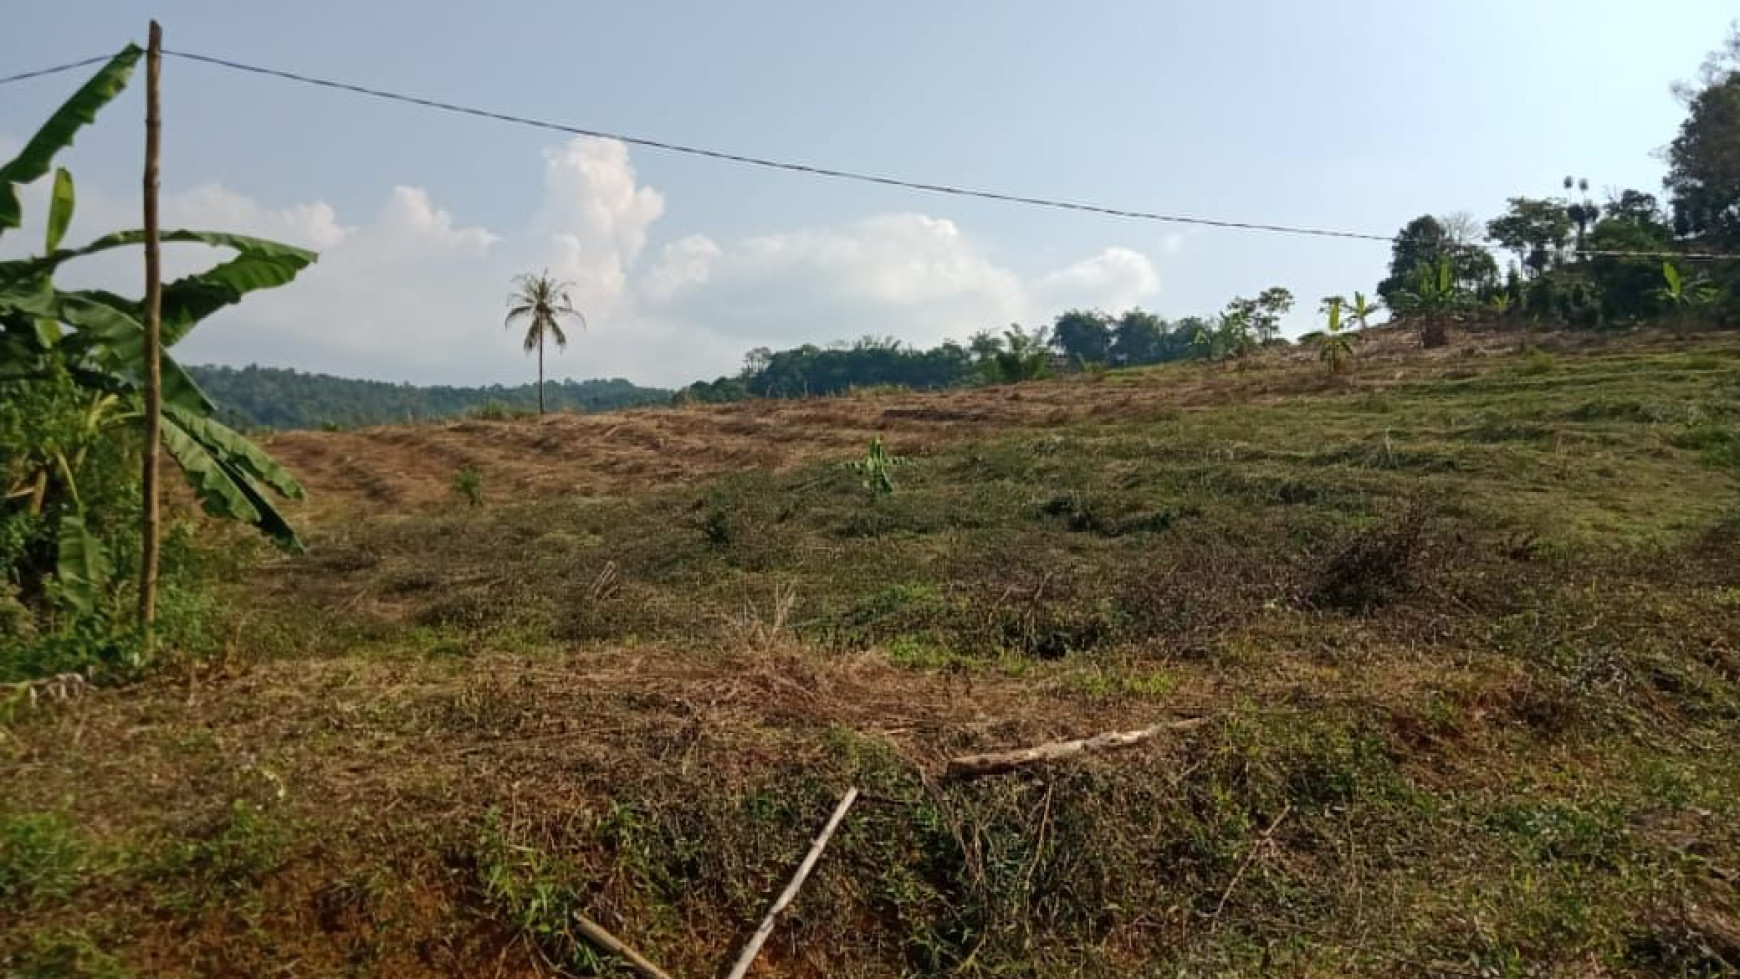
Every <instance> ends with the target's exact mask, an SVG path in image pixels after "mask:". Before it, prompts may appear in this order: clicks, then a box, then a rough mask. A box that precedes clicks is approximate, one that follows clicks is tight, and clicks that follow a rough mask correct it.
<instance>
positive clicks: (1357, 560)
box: [1311, 504, 1428, 612]
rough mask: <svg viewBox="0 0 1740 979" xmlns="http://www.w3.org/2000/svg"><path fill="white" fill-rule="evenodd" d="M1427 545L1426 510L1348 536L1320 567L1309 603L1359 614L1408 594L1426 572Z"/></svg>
mask: <svg viewBox="0 0 1740 979" xmlns="http://www.w3.org/2000/svg"><path fill="white" fill-rule="evenodd" d="M1427 545H1428V538H1427V534H1426V510H1425V508H1424V507H1422V506H1420V505H1419V504H1413V505H1410V506H1409V507H1408V508H1407V509H1406V510H1405V511H1403V512H1402V513H1401V514H1400V515H1399V516H1397V517H1396V518H1394V519H1392V520H1389V521H1385V522H1381V523H1379V524H1377V525H1374V526H1372V527H1369V528H1366V529H1365V530H1362V531H1359V532H1357V533H1355V534H1353V535H1352V536H1351V537H1350V538H1349V539H1348V540H1347V541H1346V542H1345V543H1344V544H1343V545H1342V546H1341V548H1340V549H1339V550H1337V551H1336V552H1335V554H1334V555H1333V556H1331V557H1330V559H1329V561H1328V562H1327V563H1326V564H1325V566H1324V567H1323V570H1322V572H1321V573H1320V575H1319V576H1318V580H1317V582H1316V584H1315V585H1314V586H1313V587H1312V590H1311V599H1312V601H1314V602H1315V603H1317V604H1321V605H1326V606H1329V607H1332V608H1339V609H1344V610H1347V611H1354V612H1364V611H1368V610H1370V609H1372V608H1373V607H1375V606H1378V605H1382V604H1384V603H1386V602H1388V601H1391V600H1393V599H1395V598H1398V597H1400V596H1402V595H1404V594H1407V593H1409V592H1410V591H1412V590H1413V588H1414V587H1415V586H1416V585H1417V583H1418V578H1419V576H1420V574H1421V573H1422V572H1423V571H1424V570H1425V565H1426V558H1427V554H1428V547H1427Z"/></svg>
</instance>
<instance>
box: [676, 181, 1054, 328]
mask: <svg viewBox="0 0 1740 979" xmlns="http://www.w3.org/2000/svg"><path fill="white" fill-rule="evenodd" d="M642 298H643V300H644V301H645V302H644V307H643V308H644V311H645V312H646V313H648V314H650V315H655V316H659V317H664V318H671V319H675V320H678V321H680V322H684V323H687V324H690V325H691V326H692V327H693V328H695V329H700V330H708V331H712V332H716V333H720V334H723V335H726V336H730V337H736V338H740V340H741V341H742V343H743V344H744V345H746V346H755V345H762V344H774V345H780V344H791V343H802V342H806V341H807V342H826V341H828V340H835V339H849V338H853V337H856V336H861V335H864V334H867V333H871V334H877V335H895V336H899V337H901V338H902V339H905V340H908V341H910V342H914V343H920V344H930V343H935V342H937V341H939V340H941V339H943V338H944V337H946V336H950V335H963V334H964V333H966V332H968V331H970V330H973V329H977V328H981V327H985V326H991V325H997V324H1001V323H1006V322H1008V321H1010V320H1012V319H1018V318H1020V317H1021V316H1022V315H1023V314H1024V313H1025V311H1026V301H1025V297H1024V295H1023V289H1022V285H1021V281H1020V279H1019V277H1017V276H1016V275H1015V274H1014V273H1013V272H1010V271H1009V270H1007V269H1004V268H1000V267H998V266H997V265H995V264H993V263H992V262H991V261H989V260H988V259H987V258H985V256H984V255H983V254H982V253H981V252H980V251H979V250H978V249H977V248H975V247H974V246H973V244H972V243H971V242H970V241H968V240H967V239H966V237H965V236H964V235H962V234H961V232H960V229H959V228H957V227H956V226H955V224H954V222H952V221H947V220H943V219H940V218H933V217H928V216H926V215H922V214H889V215H881V216H877V217H872V218H867V219H864V220H862V221H857V222H854V223H852V224H848V225H846V226H843V227H840V228H806V229H800V230H796V231H788V232H780V233H776V234H769V235H758V236H754V237H750V238H745V239H743V240H741V241H738V242H736V243H734V244H732V245H731V246H730V247H728V248H720V247H719V246H718V245H716V244H714V243H713V242H712V241H710V240H708V239H705V238H689V239H684V240H682V241H679V242H674V243H672V245H671V246H670V247H668V248H667V249H666V250H665V253H664V255H663V256H662V257H661V260H660V262H659V264H658V265H657V266H655V267H654V268H653V269H652V270H651V271H650V272H649V273H648V275H647V278H646V289H644V290H643V296H642Z"/></svg>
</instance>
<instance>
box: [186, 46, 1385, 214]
mask: <svg viewBox="0 0 1740 979" xmlns="http://www.w3.org/2000/svg"><path fill="white" fill-rule="evenodd" d="M163 53H164V54H166V55H170V56H172V57H176V58H182V59H184V60H188V61H199V62H204V63H205V64H210V65H217V66H219V67H222V68H229V69H232V70H235V71H243V72H249V73H252V74H256V75H267V76H270V77H273V78H282V79H286V80H288V81H293V82H299V83H301V84H304V85H315V86H318V87H321V88H328V89H337V90H339V91H344V92H351V93H354V94H357V95H366V96H369V97H371V98H377V99H385V100H388V101H391V102H403V103H408V104H410V105H418V106H422V107H424V108H428V109H436V110H439V111H442V112H452V113H457V114H460V115H466V116H474V117H477V118H480V119H493V120H496V121H497V122H506V123H512V124H514V125H518V126H529V127H532V128H535V129H544V130H549V131H551V132H558V133H565V134H568V135H573V136H591V137H594V138H597V139H614V140H617V141H619V142H622V143H627V144H629V145H631V146H643V147H646V148H648V149H655V150H664V151H667V152H671V153H682V154H686V155H689V156H700V157H706V158H708V159H713V160H725V161H728V162H731V163H741V164H746V165H748V166H755V167H765V168H768V169H773V170H785V171H790V172H793V173H807V174H810V175H812V176H818V177H832V178H835V179H838V180H855V181H859V182H861V183H871V184H881V185H883V186H887V187H902V188H905V189H907V190H920V191H925V192H927V193H933V194H952V195H954V196H957V197H976V198H980V199H983V200H992V201H1003V202H1005V203H1011V204H1027V205H1031V206H1034V207H1049V208H1056V209H1060V210H1067V211H1085V212H1088V213H1091V214H1104V215H1109V216H1112V217H1121V218H1134V219H1138V220H1145V221H1163V222H1167V223H1171V224H1191V225H1200V226H1206V227H1212V228H1232V229H1235V230H1241V231H1268V232H1273V233H1277V234H1290V235H1311V236H1315V237H1320V238H1352V239H1357V240H1364V241H1383V242H1388V241H1391V240H1393V236H1392V235H1373V234H1364V233H1362V232H1357V231H1337V230H1332V229H1327V228H1307V227H1299V226H1294V225H1283V224H1264V223H1260V222H1249V221H1223V220H1217V219H1213V218H1198V217H1187V216H1183V215H1176V214H1159V213H1155V212H1152V211H1138V210H1129V209H1125V208H1117V207H1106V206H1103V205H1099V204H1088V203H1084V202H1081V201H1066V200H1056V199H1052V198H1044V197H1028V196H1024V195H1021V194H1009V193H1003V192H1000V191H991V190H975V189H972V188H967V187H956V186H952V185H949V184H939V183H928V182H924V181H918V180H904V179H901V178H899V177H888V176H883V175H880V174H871V173H863V172H859V171H855V170H839V169H835V168H832V167H820V166H813V165H811V164H807V163H792V162H789V161H785V160H772V159H768V158H765V157H758V156H746V155H744V154H741V153H727V152H725V151H723V150H714V149H706V148H704V147H699V146H688V145H685V144H682V143H672V142H668V141H665V140H659V139H649V138H647V137H644V136H629V135H625V134H623V133H613V132H606V131H603V130H598V129H587V128H585V127H581V126H571V125H567V124H565V123H559V122H550V121H547V120H543V119H531V118H527V117H525V116H516V115H509V114H507V113H504V112H495V111H492V110H489V109H478V108H473V107H471V106H463V105H455V104H453V103H451V102H442V101H440V100H437V99H430V98H424V97H422V96H417V95H405V94H402V93H399V92H389V91H385V90H382V89H378V88H370V87H368V86H366V85H357V84H354V83H351V82H339V81H333V80H331V79H326V78H315V77H313V76H310V75H303V74H299V73H297V72H293V71H284V70H282V69H278V68H263V67H261V66H259V65H250V64H244V63H242V62H239V61H231V60H229V59H226V58H217V57H213V56H211V55H204V54H193V53H190V52H187V51H170V50H167V49H165V50H164V52H163Z"/></svg>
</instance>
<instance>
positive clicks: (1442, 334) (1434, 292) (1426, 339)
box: [1401, 259, 1468, 349]
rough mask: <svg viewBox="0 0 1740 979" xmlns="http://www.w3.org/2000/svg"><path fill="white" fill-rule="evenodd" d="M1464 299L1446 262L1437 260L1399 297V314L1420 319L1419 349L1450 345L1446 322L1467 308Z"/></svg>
mask: <svg viewBox="0 0 1740 979" xmlns="http://www.w3.org/2000/svg"><path fill="white" fill-rule="evenodd" d="M1467 299H1468V297H1467V295H1466V294H1465V293H1463V292H1462V291H1461V290H1460V289H1458V288H1457V287H1456V279H1455V273H1454V271H1453V270H1452V269H1451V267H1450V261H1449V259H1440V260H1439V261H1438V263H1437V265H1436V266H1435V267H1434V268H1431V269H1423V270H1422V271H1421V274H1420V277H1419V279H1418V280H1416V281H1415V283H1414V288H1413V289H1412V290H1410V291H1408V292H1405V293H1403V294H1402V305H1401V309H1402V311H1403V312H1406V313H1409V314H1412V315H1417V316H1419V317H1420V321H1421V327H1420V346H1422V347H1426V348H1428V349H1430V348H1432V347H1442V346H1444V345H1445V344H1447V343H1449V342H1450V331H1449V326H1450V318H1451V316H1453V315H1454V314H1455V313H1456V312H1457V311H1459V310H1461V309H1462V308H1463V307H1464V306H1466V305H1467Z"/></svg>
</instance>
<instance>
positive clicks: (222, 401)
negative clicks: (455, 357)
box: [188, 365, 671, 428]
mask: <svg viewBox="0 0 1740 979" xmlns="http://www.w3.org/2000/svg"><path fill="white" fill-rule="evenodd" d="M188 371H189V373H190V374H192V376H193V379H194V380H195V381H196V382H198V384H199V386H200V387H201V388H202V389H203V390H204V391H205V392H206V393H207V394H208V395H210V396H211V398H212V400H213V401H215V402H217V404H218V406H219V417H220V418H223V419H224V420H225V421H226V422H227V423H228V424H231V425H234V426H237V427H242V428H332V427H343V428H351V427H355V426H360V425H385V424H393V423H397V422H406V421H426V420H430V419H436V418H452V417H456V416H460V415H467V414H473V413H478V412H485V413H494V412H496V411H498V410H499V411H500V412H502V413H509V414H518V413H522V412H530V411H535V410H537V408H538V404H539V402H538V386H537V385H536V384H520V385H514V386H503V385H500V384H492V385H488V386H480V387H453V386H448V385H433V386H421V385H414V384H395V383H392V382H390V381H370V380H360V379H355V378H346V377H333V376H331V375H329V374H310V373H304V372H302V371H297V370H287V369H283V368H277V367H258V366H254V365H249V366H247V367H189V368H188ZM670 397H671V392H670V391H668V390H666V389H663V388H649V387H641V386H640V385H637V384H633V383H631V382H629V381H627V380H624V379H623V378H620V377H613V378H608V379H605V378H598V379H592V380H585V381H575V380H565V381H550V382H548V383H547V384H545V385H544V398H545V400H546V401H547V402H548V407H549V409H550V410H552V411H588V412H591V411H609V410H612V409H616V408H632V407H635V406H637V405H646V404H664V403H666V402H668V401H669V400H670Z"/></svg>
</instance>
